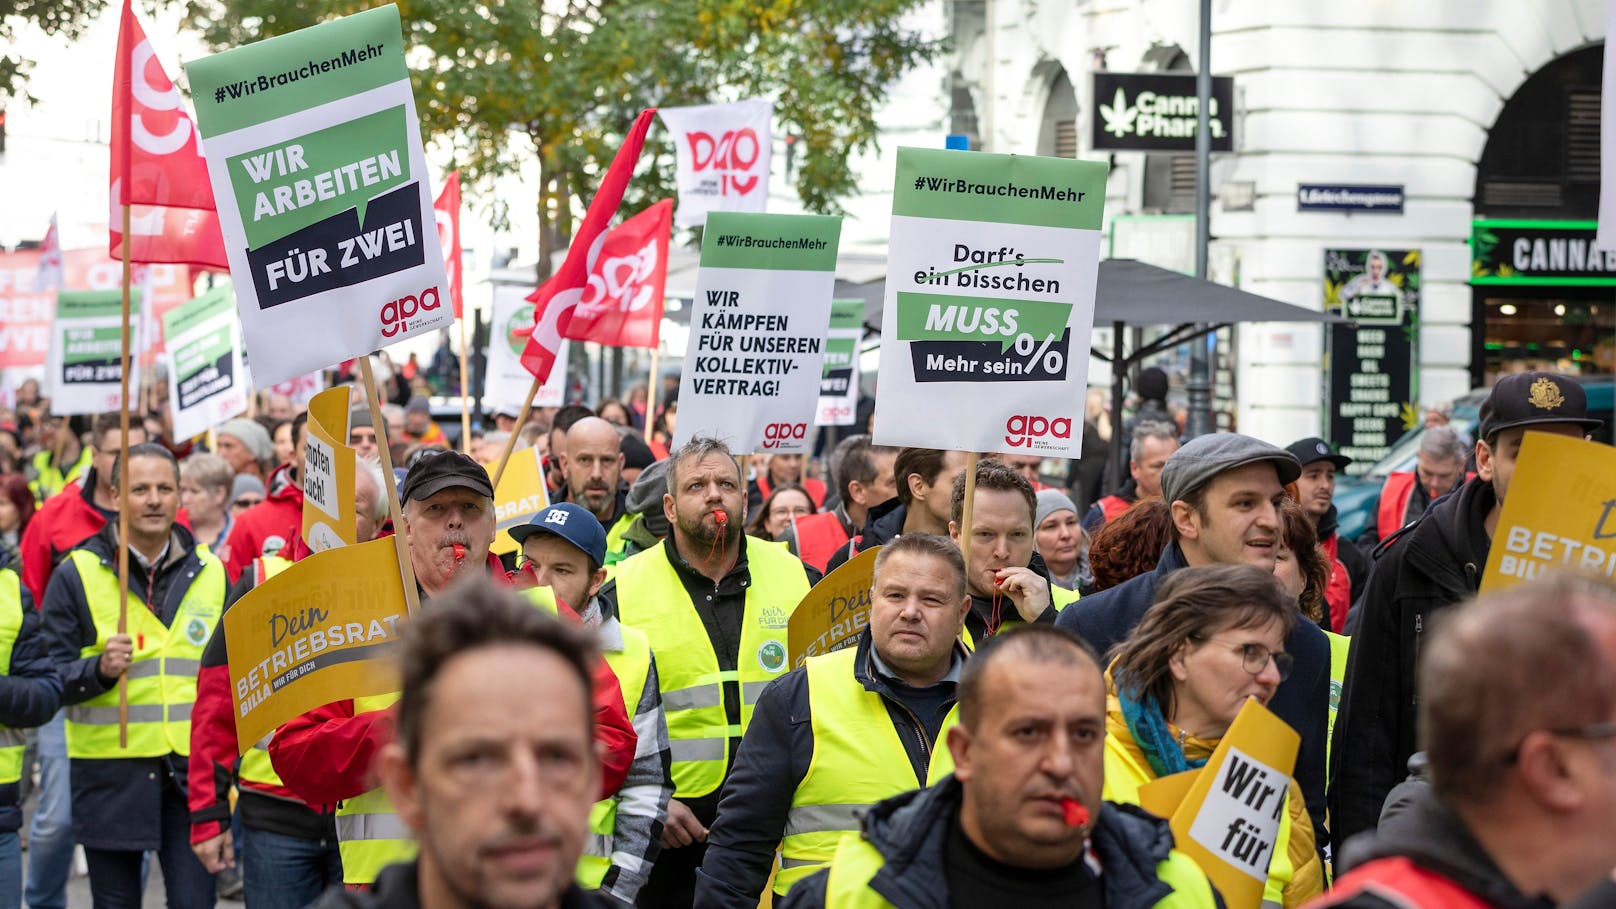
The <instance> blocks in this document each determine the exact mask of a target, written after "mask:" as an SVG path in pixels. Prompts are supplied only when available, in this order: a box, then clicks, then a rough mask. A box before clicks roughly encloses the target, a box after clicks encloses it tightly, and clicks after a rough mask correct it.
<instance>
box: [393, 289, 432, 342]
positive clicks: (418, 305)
mask: <svg viewBox="0 0 1616 909" xmlns="http://www.w3.org/2000/svg"><path fill="white" fill-rule="evenodd" d="M441 305H442V304H441V303H439V302H438V288H437V285H435V284H434V285H432V286H431V287H428V288H427V289H425V290H423V291H421V292H420V293H419V294H408V295H406V296H402V297H399V298H398V299H397V300H389V301H387V302H386V303H383V304H382V337H384V338H391V337H392V336H394V335H396V334H398V333H399V332H400V331H408V330H409V327H410V319H413V318H415V316H416V314H417V313H423V312H431V311H432V310H434V309H437V308H438V307H439V306H441Z"/></svg>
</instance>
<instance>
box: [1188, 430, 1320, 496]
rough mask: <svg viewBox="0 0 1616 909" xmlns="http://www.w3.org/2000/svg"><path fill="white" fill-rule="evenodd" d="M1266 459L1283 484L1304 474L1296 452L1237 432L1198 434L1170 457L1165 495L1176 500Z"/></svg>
mask: <svg viewBox="0 0 1616 909" xmlns="http://www.w3.org/2000/svg"><path fill="white" fill-rule="evenodd" d="M1264 461H1271V462H1273V465H1274V469H1275V470H1276V471H1278V472H1279V483H1280V485H1281V486H1284V485H1286V484H1287V483H1294V482H1295V481H1296V478H1297V477H1299V476H1301V475H1302V465H1301V464H1300V463H1299V462H1298V461H1297V460H1296V456H1295V455H1293V454H1291V453H1290V452H1288V451H1286V450H1285V449H1283V448H1277V447H1275V446H1273V445H1270V444H1268V443H1267V442H1264V441H1262V440H1261V439H1253V438H1252V437H1251V436H1244V435H1241V434H1240V433H1237V432H1214V433H1209V434H1207V435H1204V436H1196V437H1195V438H1193V439H1191V440H1190V441H1189V442H1187V443H1185V445H1184V447H1182V448H1180V449H1179V450H1177V451H1175V452H1173V453H1172V455H1171V456H1169V457H1168V458H1167V465H1166V466H1165V467H1163V468H1162V473H1161V488H1162V498H1163V499H1166V500H1167V501H1168V502H1169V503H1171V502H1176V501H1178V500H1180V499H1183V498H1185V497H1187V496H1189V495H1190V494H1191V493H1193V492H1195V490H1197V489H1200V488H1201V487H1202V486H1205V485H1206V484H1208V483H1210V482H1212V479H1213V478H1214V477H1216V476H1217V475H1218V474H1221V473H1226V472H1228V471H1231V470H1234V469H1236V468H1239V467H1245V466H1246V465H1248V464H1260V463H1262V462H1264Z"/></svg>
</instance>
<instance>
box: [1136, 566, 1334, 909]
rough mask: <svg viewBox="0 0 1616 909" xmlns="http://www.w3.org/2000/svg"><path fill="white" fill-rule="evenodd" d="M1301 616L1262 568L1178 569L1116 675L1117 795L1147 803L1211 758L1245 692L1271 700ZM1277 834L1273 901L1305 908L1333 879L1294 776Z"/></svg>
mask: <svg viewBox="0 0 1616 909" xmlns="http://www.w3.org/2000/svg"><path fill="white" fill-rule="evenodd" d="M1297 618H1298V616H1297V612H1296V605H1295V601H1294V600H1292V599H1291V598H1290V597H1289V596H1287V595H1286V593H1285V591H1284V590H1283V589H1281V587H1280V585H1279V582H1278V581H1277V580H1275V578H1274V576H1273V575H1272V574H1271V573H1269V572H1266V571H1263V570H1262V569H1260V568H1255V567H1253V566H1250V565H1214V566H1208V567H1204V568H1182V569H1179V570H1178V571H1175V572H1173V573H1172V574H1170V575H1168V576H1167V578H1166V579H1165V580H1163V581H1162V582H1161V586H1160V587H1158V588H1157V591H1156V601H1155V604H1154V605H1152V606H1151V607H1150V610H1149V611H1148V612H1146V613H1145V617H1144V618H1143V619H1142V620H1140V622H1139V624H1138V625H1137V626H1136V627H1135V628H1134V630H1133V633H1132V634H1130V635H1129V636H1128V638H1127V640H1125V641H1123V642H1122V643H1121V644H1119V645H1117V648H1116V650H1115V652H1114V658H1113V659H1112V662H1111V667H1110V669H1109V671H1108V672H1107V682H1108V687H1109V697H1108V699H1107V709H1106V741H1105V798H1106V800H1108V801H1113V802H1123V803H1127V804H1138V802H1139V787H1140V786H1142V785H1144V784H1145V783H1148V782H1150V781H1151V780H1155V779H1159V778H1161V777H1164V776H1171V775H1172V774H1175V773H1181V772H1183V771H1186V770H1192V769H1195V768H1198V767H1202V766H1205V764H1206V762H1207V759H1208V758H1210V757H1211V756H1212V752H1213V751H1214V750H1215V749H1216V748H1217V747H1218V742H1219V741H1220V740H1221V739H1222V738H1223V735H1224V733H1226V732H1228V730H1229V726H1230V725H1232V724H1233V723H1234V719H1235V717H1236V716H1237V715H1239V713H1240V709H1241V708H1242V707H1244V706H1245V704H1246V701H1247V700H1249V699H1252V698H1255V699H1256V700H1257V702H1258V703H1260V704H1264V705H1266V704H1267V703H1268V701H1269V699H1271V698H1272V697H1273V696H1274V691H1275V690H1276V689H1278V688H1279V683H1280V682H1281V681H1282V680H1284V678H1285V677H1286V676H1287V675H1289V674H1290V669H1291V664H1292V658H1291V655H1290V654H1288V653H1286V652H1285V651H1284V648H1285V639H1286V638H1287V637H1288V636H1289V635H1290V632H1291V629H1292V627H1294V626H1295V624H1296V622H1297ZM1278 841H1279V843H1281V844H1283V845H1282V846H1276V847H1275V849H1274V850H1273V852H1272V858H1271V860H1270V863H1269V866H1268V883H1267V886H1266V888H1265V890H1264V893H1263V901H1264V904H1265V905H1267V904H1269V903H1270V902H1271V903H1273V904H1274V905H1283V906H1285V907H1294V906H1299V905H1301V904H1302V903H1305V902H1307V901H1308V900H1309V899H1311V898H1312V897H1314V896H1317V895H1318V894H1319V893H1320V892H1321V891H1322V889H1323V886H1324V879H1323V871H1322V869H1321V867H1320V864H1319V857H1318V853H1317V852H1315V850H1314V844H1313V824H1312V821H1311V820H1310V819H1309V817H1308V814H1307V807H1306V805H1305V803H1304V802H1303V799H1302V792H1301V789H1300V788H1298V787H1297V785H1296V783H1295V781H1294V780H1293V781H1292V782H1291V785H1290V793H1289V796H1288V798H1287V804H1286V806H1285V811H1284V812H1283V813H1282V815H1281V817H1280V826H1279V837H1278Z"/></svg>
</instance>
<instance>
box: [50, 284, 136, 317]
mask: <svg viewBox="0 0 1616 909" xmlns="http://www.w3.org/2000/svg"><path fill="white" fill-rule="evenodd" d="M129 311H130V313H131V316H130V318H131V319H133V318H136V317H135V316H134V315H133V314H134V313H138V312H139V311H140V292H139V291H137V290H134V289H133V288H131V289H130V291H129ZM122 315H123V291H121V290H64V291H61V292H59V293H57V295H56V318H58V319H64V320H65V319H105V318H109V317H111V318H119V317H121V316H122Z"/></svg>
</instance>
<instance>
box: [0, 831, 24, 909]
mask: <svg viewBox="0 0 1616 909" xmlns="http://www.w3.org/2000/svg"><path fill="white" fill-rule="evenodd" d="M20 906H22V839H21V838H20V837H18V836H17V834H15V833H0V909H19V907H20Z"/></svg>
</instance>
